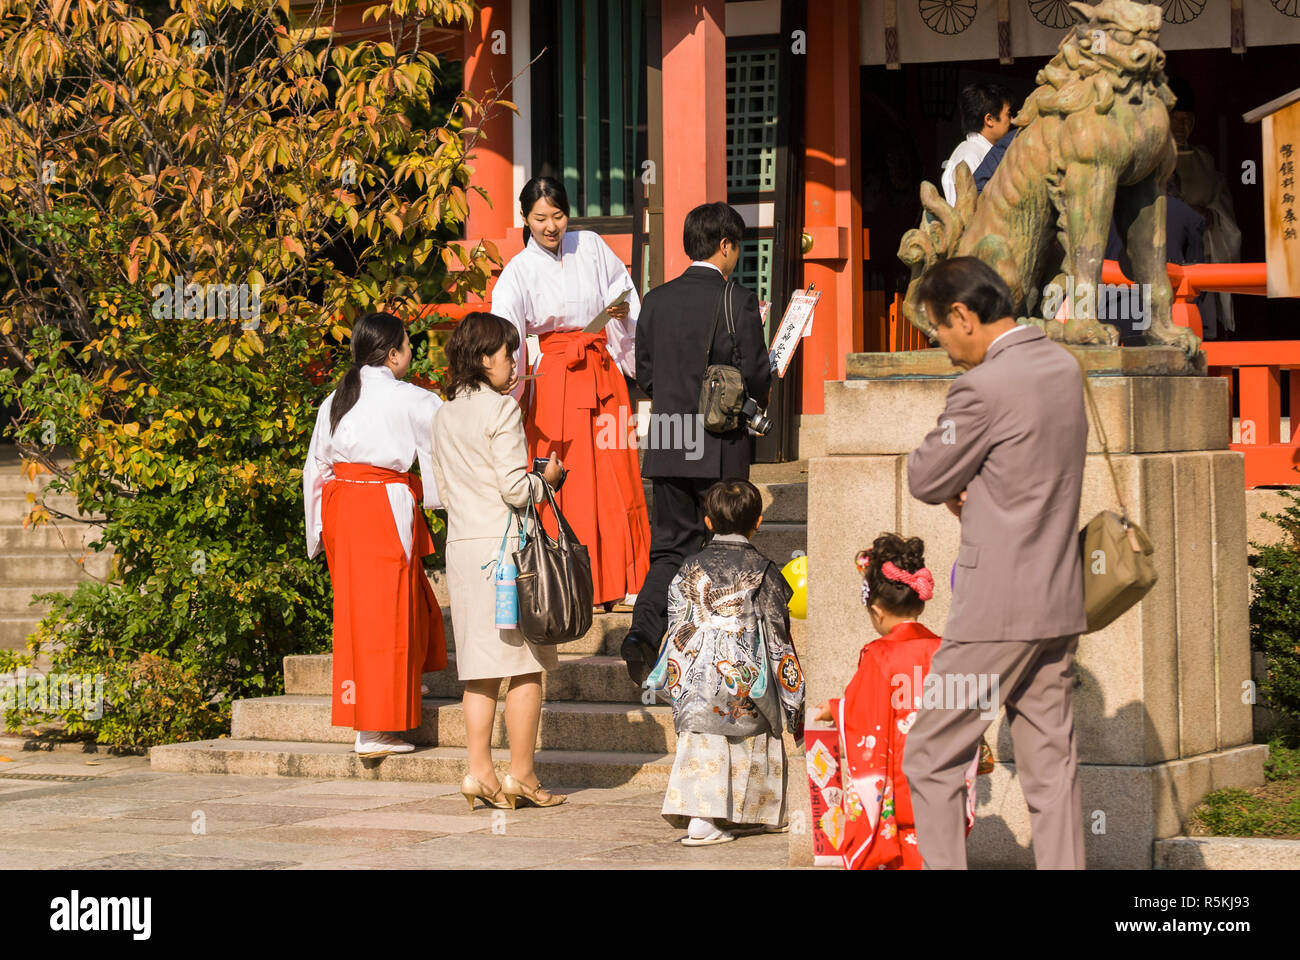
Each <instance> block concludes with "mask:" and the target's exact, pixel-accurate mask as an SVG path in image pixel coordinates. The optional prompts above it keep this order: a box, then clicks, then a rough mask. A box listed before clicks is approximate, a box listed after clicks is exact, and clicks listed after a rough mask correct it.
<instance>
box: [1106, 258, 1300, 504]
mask: <svg viewBox="0 0 1300 960" xmlns="http://www.w3.org/2000/svg"><path fill="white" fill-rule="evenodd" d="M1168 270H1169V282H1170V283H1171V284H1173V287H1174V307H1173V320H1174V323H1175V324H1177V325H1178V326H1180V327H1188V328H1190V329H1191V330H1192V331H1193V332H1195V333H1196V335H1197V336H1198V337H1199V336H1202V330H1201V312H1200V310H1198V309H1197V308H1196V304H1194V303H1192V301H1193V300H1194V299H1195V298H1196V297H1198V296H1200V294H1201V293H1203V292H1221V293H1240V294H1246V295H1248V296H1259V297H1262V296H1265V295H1266V294H1267V292H1268V288H1267V284H1268V268H1267V265H1266V264H1263V263H1196V264H1188V265H1187V266H1183V267H1180V266H1178V265H1177V264H1173V263H1171V264H1169V265H1168ZM1101 279H1102V283H1111V284H1125V283H1128V279H1127V278H1126V277H1125V276H1124V274H1123V272H1122V271H1121V270H1120V268H1119V264H1118V263H1116V262H1115V261H1114V260H1107V261H1106V262H1105V263H1104V264H1103V267H1102V276H1101ZM1201 349H1202V350H1203V351H1204V352H1205V360H1206V365H1207V367H1208V372H1209V374H1210V376H1218V377H1225V378H1227V380H1228V389H1229V391H1230V392H1233V391H1235V394H1236V396H1235V400H1236V404H1235V406H1236V407H1237V409H1238V413H1239V417H1238V442H1236V443H1234V444H1232V449H1233V450H1238V451H1240V452H1241V453H1242V455H1243V456H1244V457H1245V460H1246V489H1247V490H1251V489H1254V488H1255V487H1268V486H1290V485H1292V484H1297V483H1300V473H1297V472H1296V467H1297V466H1300V446H1298V445H1297V443H1296V440H1297V439H1298V436H1297V434H1298V431H1297V430H1296V427H1297V426H1300V423H1297V420H1298V419H1300V418H1297V417H1296V415H1295V413H1296V410H1297V403H1298V400H1300V341H1296V340H1233V341H1209V342H1207V343H1202V344H1201ZM1234 372H1235V373H1236V382H1235V384H1234V382H1233V374H1234ZM1284 374H1285V375H1286V376H1288V377H1290V381H1291V382H1290V397H1291V400H1290V404H1291V409H1290V413H1291V435H1290V437H1288V442H1286V443H1283V442H1282V377H1283V375H1284ZM1231 407H1232V404H1230V406H1229V416H1231V415H1232V413H1231Z"/></svg>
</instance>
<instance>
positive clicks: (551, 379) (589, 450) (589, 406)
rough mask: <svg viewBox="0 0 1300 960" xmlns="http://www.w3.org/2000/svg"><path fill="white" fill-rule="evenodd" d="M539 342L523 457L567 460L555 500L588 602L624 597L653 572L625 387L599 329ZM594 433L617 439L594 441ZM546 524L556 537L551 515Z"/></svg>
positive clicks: (542, 338)
mask: <svg viewBox="0 0 1300 960" xmlns="http://www.w3.org/2000/svg"><path fill="white" fill-rule="evenodd" d="M539 340H540V343H541V347H542V353H543V354H544V355H545V357H546V359H545V360H543V361H542V366H541V373H542V375H541V376H540V377H538V378H537V379H536V380H535V381H533V383H534V387H535V391H534V399H533V403H532V406H531V408H530V409H529V412H528V417H527V418H526V422H525V432H526V433H527V435H528V453H529V456H530V457H546V456H550V455H551V453H552V452H555V453H556V454H558V455H559V457H560V459H561V460H563V461H564V466H565V468H566V469H567V470H568V471H569V473H568V476H567V478H566V479H565V481H564V487H563V489H561V491H560V492H559V493H558V494H556V497H555V499H556V503H558V504H559V507H560V509H561V510H563V511H564V517H565V519H566V520H568V521H569V525H570V526H571V527H573V532H574V533H575V534H577V537H578V539H579V540H580V541H581V542H582V543H583V545H584V546H586V548H587V552H588V555H589V556H590V558H591V579H592V585H593V587H594V593H593V600H594V602H595V603H606V602H608V601H618V600H622V599H623V597H624V596H626V595H627V594H629V593H636V592H637V591H639V590H640V589H641V582H642V581H643V580H645V575H646V571H647V570H649V568H650V515H649V511H648V510H647V509H646V502H645V490H644V489H643V488H642V486H641V467H640V464H639V463H638V461H637V455H636V444H635V434H634V433H633V424H635V420H634V419H633V417H632V416H631V413H632V410H631V404H630V402H629V401H628V395H627V384H626V383H625V382H624V380H623V374H622V372H621V371H620V370H619V369H618V366H617V365H616V364H615V363H614V360H613V358H612V357H610V355H609V350H607V349H606V346H605V342H606V341H605V333H604V331H601V332H599V333H583V332H582V331H581V330H565V331H561V332H558V333H544V334H542V335H541V336H540V337H539ZM629 434H631V435H632V440H631V441H629V436H628V435H629ZM598 436H599V437H603V438H615V440H616V442H614V443H606V442H602V443H599V444H598V443H597V442H596V438H597V437H598ZM543 524H544V525H545V527H546V530H547V532H548V533H550V535H551V536H555V535H556V524H555V518H554V517H553V516H551V515H550V511H546V515H545V517H544V518H543Z"/></svg>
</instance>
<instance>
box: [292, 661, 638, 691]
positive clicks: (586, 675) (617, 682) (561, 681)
mask: <svg viewBox="0 0 1300 960" xmlns="http://www.w3.org/2000/svg"><path fill="white" fill-rule="evenodd" d="M562 649H563V648H562ZM331 659H332V658H331V657H330V655H329V654H307V655H302V656H292V657H285V658H284V692H285V693H286V694H297V695H300V696H318V697H322V696H323V697H327V696H329V693H330V682H331ZM424 683H425V685H426V686H427V687H428V688H429V695H430V696H432V697H436V698H441V699H460V696H461V694H462V693H463V692H464V686H465V685H464V684H463V683H462V682H461V681H460V680H459V679H457V677H456V658H455V656H454V655H453V656H451V657H450V658H449V660H448V663H447V668H446V669H445V670H439V671H437V672H435V673H426V674H425V675H424ZM542 699H543V700H545V701H548V702H554V701H559V700H591V701H597V702H602V703H640V702H641V697H640V691H639V690H638V689H637V688H636V687H635V686H634V685H633V683H632V681H631V680H630V679H628V675H627V668H626V667H625V666H624V664H623V661H622V659H620V658H619V657H617V656H606V655H586V654H580V653H563V652H562V653H561V654H560V665H559V667H558V668H557V669H555V670H546V671H544V672H543V673H542Z"/></svg>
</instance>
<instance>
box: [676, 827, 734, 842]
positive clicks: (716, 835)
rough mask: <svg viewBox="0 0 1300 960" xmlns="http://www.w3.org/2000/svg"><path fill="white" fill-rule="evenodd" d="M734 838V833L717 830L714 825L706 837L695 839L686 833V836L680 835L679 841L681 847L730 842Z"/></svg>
mask: <svg viewBox="0 0 1300 960" xmlns="http://www.w3.org/2000/svg"><path fill="white" fill-rule="evenodd" d="M735 839H736V836H735V834H732V833H727V832H726V831H725V830H719V829H718V828H717V827H714V828H713V832H712V833H710V834H709V835H708V836H707V837H700V838H698V839H697V838H695V837H692V836H690V835H689V834H688V835H687V836H684V837H682V839H681V841H680V842H681V845H682V846H683V847H711V846H713V845H714V844H718V843H730V842H731V841H732V840H735Z"/></svg>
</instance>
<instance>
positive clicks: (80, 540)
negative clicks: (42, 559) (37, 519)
mask: <svg viewBox="0 0 1300 960" xmlns="http://www.w3.org/2000/svg"><path fill="white" fill-rule="evenodd" d="M102 533H103V530H102V528H100V527H97V526H94V525H92V524H89V523H74V522H72V521H60V522H59V523H58V524H57V525H56V524H53V523H43V524H41V525H40V526H39V527H37V526H30V527H27V528H26V529H24V528H23V525H22V523H21V522H18V523H0V553H25V552H33V553H37V552H39V553H61V554H66V553H73V552H75V553H77V554H79V553H80V551H81V550H83V549H85V548H86V547H87V546H88V545H89V544H90V543H92V542H94V541H95V540H98V539H99V537H100V536H101V535H102Z"/></svg>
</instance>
